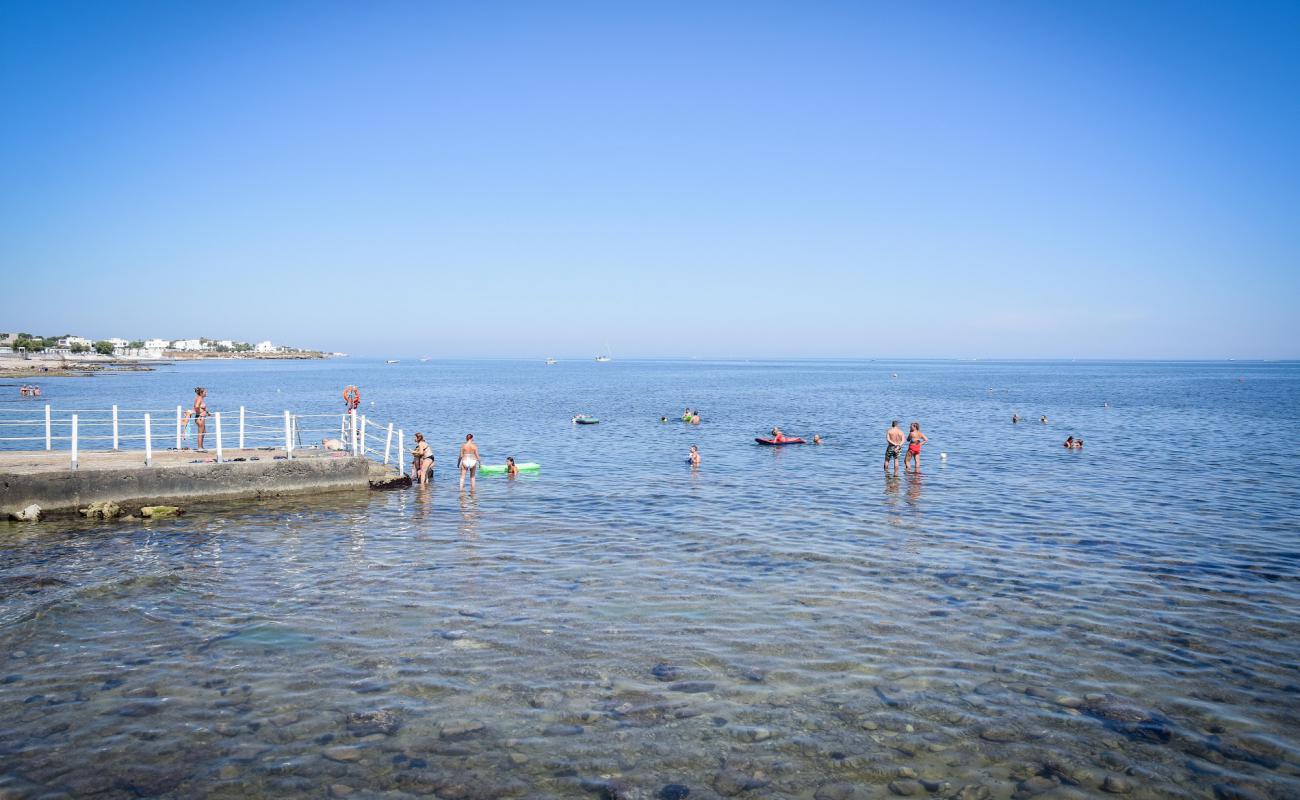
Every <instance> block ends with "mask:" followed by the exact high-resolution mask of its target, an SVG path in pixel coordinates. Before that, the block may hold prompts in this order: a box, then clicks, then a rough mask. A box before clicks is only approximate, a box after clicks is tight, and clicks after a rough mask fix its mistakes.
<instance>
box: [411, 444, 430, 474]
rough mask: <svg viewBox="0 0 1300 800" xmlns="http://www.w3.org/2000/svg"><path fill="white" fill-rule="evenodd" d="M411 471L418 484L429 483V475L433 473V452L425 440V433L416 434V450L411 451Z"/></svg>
mask: <svg viewBox="0 0 1300 800" xmlns="http://www.w3.org/2000/svg"><path fill="white" fill-rule="evenodd" d="M411 471H412V472H414V473H415V480H416V482H417V483H420V484H426V483H428V482H429V473H430V472H432V471H433V450H432V449H430V447H429V443H428V442H426V441H425V440H424V434H423V433H417V434H415V449H414V450H412V451H411Z"/></svg>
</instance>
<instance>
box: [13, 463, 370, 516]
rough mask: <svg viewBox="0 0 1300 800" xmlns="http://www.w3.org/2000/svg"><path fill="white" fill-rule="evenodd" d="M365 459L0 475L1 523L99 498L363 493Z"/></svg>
mask: <svg viewBox="0 0 1300 800" xmlns="http://www.w3.org/2000/svg"><path fill="white" fill-rule="evenodd" d="M370 479H371V465H370V463H369V462H368V461H367V460H366V459H365V458H363V457H359V456H346V457H335V458H301V459H298V458H295V459H293V460H287V459H282V460H265V461H244V462H226V463H224V464H215V463H204V464H168V465H162V466H152V467H146V466H131V467H111V468H103V467H101V468H98V469H80V470H72V469H60V470H57V471H53V470H41V471H38V472H29V473H24V472H3V473H0V517H3V516H7V515H9V514H11V513H17V512H18V511H20V510H22V509H23V508H25V507H27V506H28V505H30V504H32V503H35V504H36V505H38V506H40V507H41V510H42V512H43V513H52V514H56V515H58V514H65V513H74V514H75V513H76V512H77V509H79V508H83V507H85V506H87V505H89V504H90V503H92V502H95V501H97V500H112V501H114V502H116V503H119V504H121V505H152V504H167V505H183V504H185V503H203V504H208V503H211V502H213V501H221V500H232V499H244V498H260V497H276V496H281V495H291V494H314V493H318V492H326V491H347V490H356V491H368V490H369V488H370Z"/></svg>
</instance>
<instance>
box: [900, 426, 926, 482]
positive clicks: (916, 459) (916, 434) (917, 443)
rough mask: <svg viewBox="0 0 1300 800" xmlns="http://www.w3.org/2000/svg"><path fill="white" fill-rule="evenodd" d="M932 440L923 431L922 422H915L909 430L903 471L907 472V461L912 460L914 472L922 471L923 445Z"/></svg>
mask: <svg viewBox="0 0 1300 800" xmlns="http://www.w3.org/2000/svg"><path fill="white" fill-rule="evenodd" d="M928 441H930V440H929V438H927V437H926V435H925V434H924V433H921V423H919V422H913V423H912V425H911V427H910V428H909V430H908V431H907V455H905V456H903V471H904V472H907V471H908V469H907V462H908V461H911V462H912V469H911V471H912V472H920V471H921V445H923V444H925V443H926V442H928Z"/></svg>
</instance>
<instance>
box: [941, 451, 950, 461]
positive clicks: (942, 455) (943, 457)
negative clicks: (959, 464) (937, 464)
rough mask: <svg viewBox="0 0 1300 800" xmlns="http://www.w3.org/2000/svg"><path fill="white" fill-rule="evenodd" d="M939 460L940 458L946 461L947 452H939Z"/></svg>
mask: <svg viewBox="0 0 1300 800" xmlns="http://www.w3.org/2000/svg"><path fill="white" fill-rule="evenodd" d="M939 460H940V461H947V460H948V454H947V453H940V454H939Z"/></svg>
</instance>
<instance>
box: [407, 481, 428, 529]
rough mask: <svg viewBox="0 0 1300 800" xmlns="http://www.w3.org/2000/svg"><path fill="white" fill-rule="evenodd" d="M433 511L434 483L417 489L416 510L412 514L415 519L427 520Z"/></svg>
mask: <svg viewBox="0 0 1300 800" xmlns="http://www.w3.org/2000/svg"><path fill="white" fill-rule="evenodd" d="M432 510H433V482H432V481H430V482H429V483H426V484H423V485H420V484H417V485H416V487H415V508H414V509H413V510H412V512H411V516H412V518H413V519H420V520H422V519H427V518H428V516H429V512H430V511H432Z"/></svg>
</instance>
